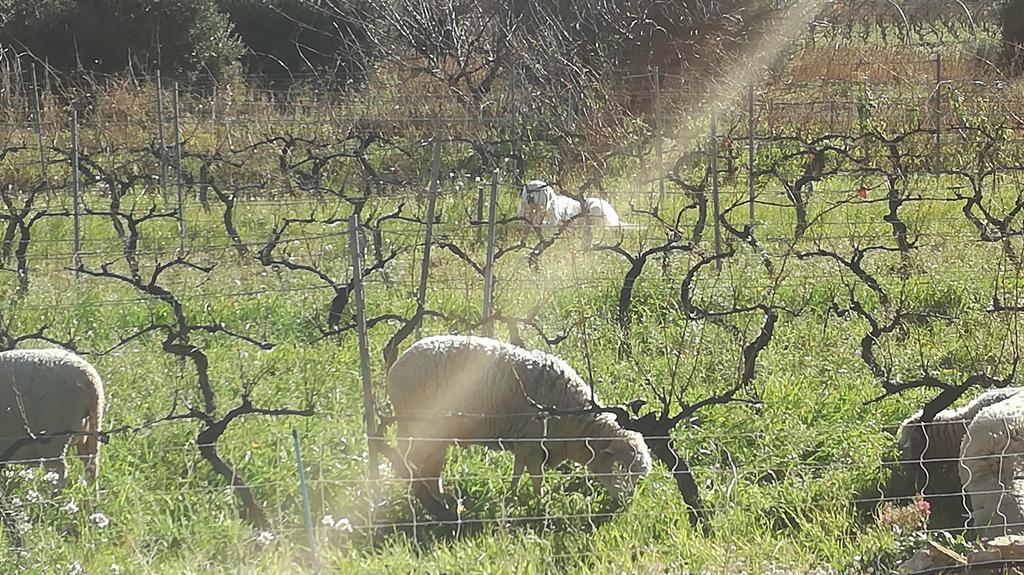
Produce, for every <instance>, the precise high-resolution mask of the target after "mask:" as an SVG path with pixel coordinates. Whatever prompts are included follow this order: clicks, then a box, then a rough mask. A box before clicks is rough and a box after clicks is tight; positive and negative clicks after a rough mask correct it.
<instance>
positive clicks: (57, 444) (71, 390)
mask: <svg viewBox="0 0 1024 575" xmlns="http://www.w3.org/2000/svg"><path fill="white" fill-rule="evenodd" d="M103 401H104V400H103V383H102V381H101V380H100V376H99V374H98V373H96V369H95V368H93V366H92V365H90V364H89V363H88V362H87V361H85V360H84V359H82V358H81V357H79V356H77V355H75V354H74V353H72V352H70V351H67V350H63V349H24V350H13V351H5V352H0V454H2V456H3V458H4V459H5V460H9V461H42V463H43V465H44V466H46V468H47V469H49V470H51V471H55V472H56V473H57V476H58V479H57V488H58V489H59V488H60V487H62V486H63V485H64V482H65V478H66V477H67V461H66V460H65V457H66V455H67V451H68V448H69V447H70V446H71V445H75V446H76V447H77V450H78V455H79V457H82V458H83V460H84V463H85V471H86V476H87V478H88V480H89V481H90V482H94V481H95V480H96V475H97V473H98V472H99V457H100V452H99V450H100V443H99V436H98V435H96V434H97V433H98V432H99V430H100V424H101V422H102V420H103ZM76 434H77V435H76ZM82 434H86V435H82ZM47 436H52V438H48V437H47Z"/></svg>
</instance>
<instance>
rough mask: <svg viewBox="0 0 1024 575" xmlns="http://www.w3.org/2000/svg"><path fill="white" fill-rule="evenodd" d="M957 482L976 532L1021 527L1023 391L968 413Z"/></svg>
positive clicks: (1023, 518)
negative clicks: (967, 499)
mask: <svg viewBox="0 0 1024 575" xmlns="http://www.w3.org/2000/svg"><path fill="white" fill-rule="evenodd" d="M960 481H961V482H962V483H963V486H964V492H965V493H966V494H967V495H969V496H970V499H971V509H972V511H971V526H972V527H974V528H975V529H976V530H977V531H978V535H979V536H981V537H997V536H1000V535H1009V534H1011V533H1020V532H1022V531H1024V395H1017V394H1015V395H1012V396H1010V397H1009V398H1007V399H1005V400H1004V401H1000V402H999V403H995V404H992V405H989V406H988V407H985V408H983V409H981V410H980V411H979V412H978V413H977V415H975V416H974V418H973V420H972V421H971V423H970V425H969V426H968V427H967V432H966V434H965V435H964V438H963V443H962V447H961V448H960Z"/></svg>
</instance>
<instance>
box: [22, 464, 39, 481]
mask: <svg viewBox="0 0 1024 575" xmlns="http://www.w3.org/2000/svg"><path fill="white" fill-rule="evenodd" d="M35 476H36V469H35V468H34V467H26V468H24V469H22V470H21V471H19V472H18V477H21V478H22V479H24V480H25V481H30V480H31V479H32V478H33V477H35Z"/></svg>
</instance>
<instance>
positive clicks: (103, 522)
mask: <svg viewBox="0 0 1024 575" xmlns="http://www.w3.org/2000/svg"><path fill="white" fill-rule="evenodd" d="M89 521H92V522H93V523H95V524H96V527H99V528H100V529H106V527H107V526H108V525H110V518H109V517H107V516H106V515H104V514H102V513H93V514H92V515H90V516H89Z"/></svg>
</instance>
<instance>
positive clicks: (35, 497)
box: [25, 489, 39, 501]
mask: <svg viewBox="0 0 1024 575" xmlns="http://www.w3.org/2000/svg"><path fill="white" fill-rule="evenodd" d="M25 496H26V497H28V500H29V501H39V492H38V491H36V490H35V489H29V490H28V493H26V494H25Z"/></svg>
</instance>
